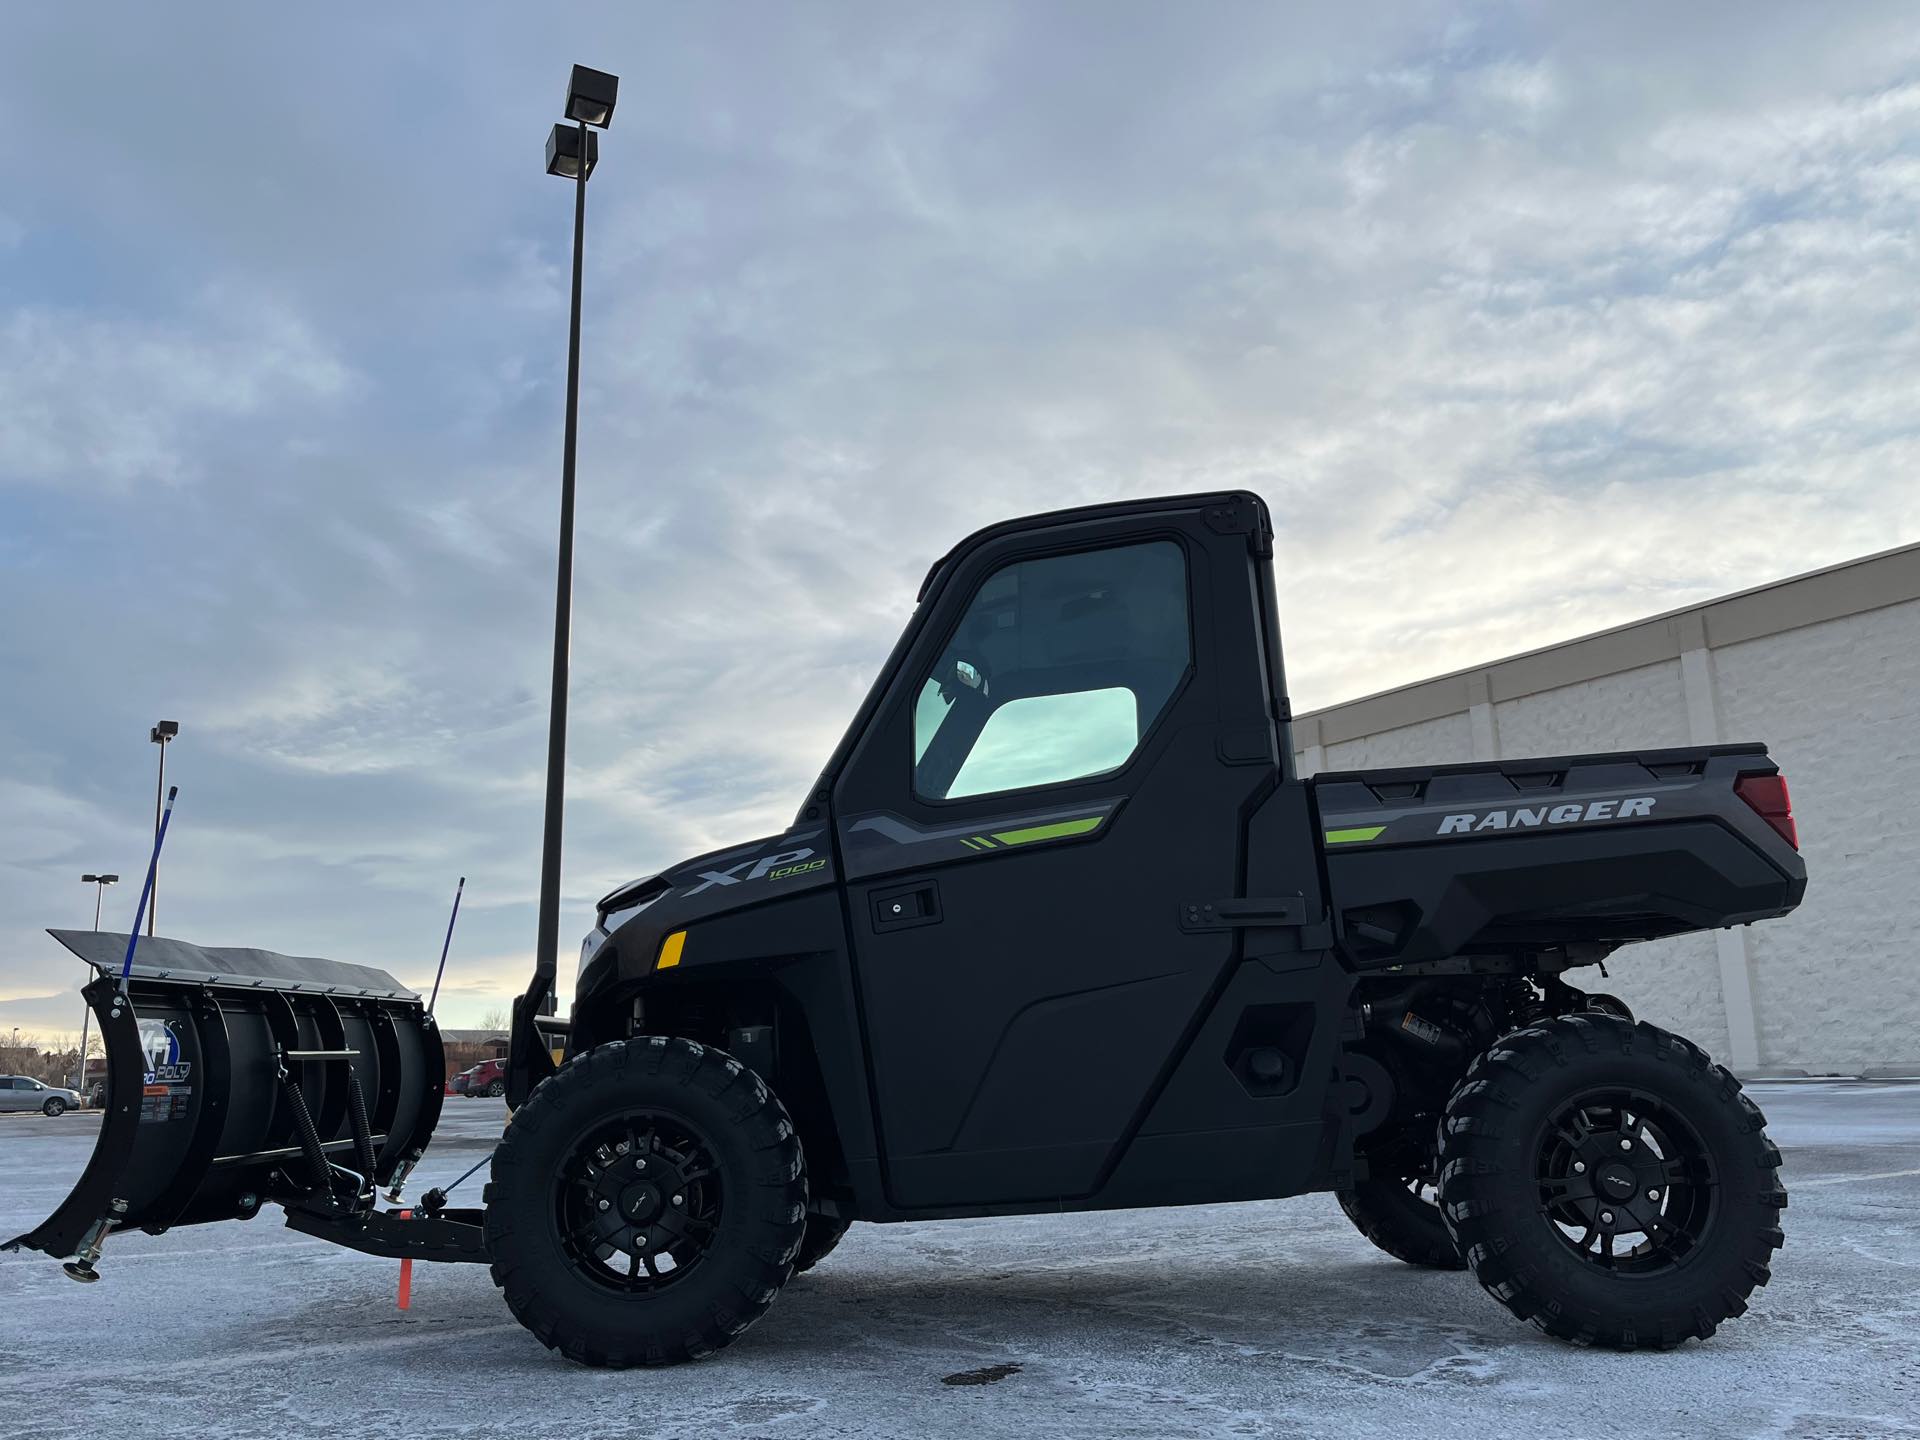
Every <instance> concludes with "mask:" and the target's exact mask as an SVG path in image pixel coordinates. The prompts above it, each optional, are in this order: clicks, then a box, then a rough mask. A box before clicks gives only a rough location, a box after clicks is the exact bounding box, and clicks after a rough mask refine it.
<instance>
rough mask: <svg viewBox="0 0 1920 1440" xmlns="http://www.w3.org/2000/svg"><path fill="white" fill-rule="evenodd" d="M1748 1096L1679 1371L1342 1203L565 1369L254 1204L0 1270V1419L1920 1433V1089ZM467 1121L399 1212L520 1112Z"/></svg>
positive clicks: (885, 1260)
mask: <svg viewBox="0 0 1920 1440" xmlns="http://www.w3.org/2000/svg"><path fill="white" fill-rule="evenodd" d="M1752 1092H1753V1094H1754V1096H1755V1098H1756V1099H1757V1100H1758V1101H1759V1103H1760V1104H1761V1106H1762V1107H1763V1108H1764V1109H1765V1110H1766V1111H1767V1113H1768V1116H1769V1119H1770V1120H1771V1122H1772V1129H1773V1133H1774V1135H1775V1138H1776V1139H1777V1140H1779V1142H1780V1143H1781V1146H1782V1148H1783V1150H1784V1151H1785V1153H1786V1172H1785V1173H1786V1178H1787V1184H1788V1186H1789V1188H1790V1190H1791V1191H1792V1196H1793V1203H1792V1208H1791V1209H1790V1210H1789V1211H1788V1212H1787V1217H1786V1223H1787V1234H1788V1244H1787V1249H1786V1250H1785V1251H1784V1252H1783V1253H1782V1255H1781V1256H1780V1257H1779V1259H1778V1261H1777V1263H1776V1267H1775V1278H1774V1281H1773V1283H1772V1284H1771V1285H1770V1286H1768V1287H1767V1288H1766V1289H1764V1290H1762V1291H1761V1292H1759V1294H1758V1295H1757V1296H1756V1297H1755V1304H1754V1309H1753V1311H1752V1312H1751V1313H1750V1314H1749V1315H1748V1316H1746V1317H1745V1319H1743V1320H1741V1321H1738V1322H1736V1323H1733V1324H1731V1325H1729V1326H1728V1327H1726V1328H1725V1329H1724V1330H1723V1331H1722V1332H1721V1334H1720V1335H1719V1336H1718V1337H1716V1338H1715V1339H1714V1340H1712V1341H1710V1342H1709V1343H1707V1344H1705V1345H1688V1346H1687V1347H1685V1348H1683V1349H1682V1350H1680V1351H1677V1352H1675V1353H1673V1354H1668V1355H1624V1356H1623V1355H1615V1354H1610V1353H1592V1352H1583V1351H1578V1350H1573V1349H1569V1348H1567V1347H1566V1346H1563V1345H1561V1344H1559V1343H1557V1342H1554V1341H1551V1340H1548V1339H1546V1338H1544V1337H1542V1336H1540V1335H1538V1334H1537V1333H1536V1332H1534V1331H1533V1330H1532V1329H1531V1328H1530V1327H1528V1326H1524V1325H1521V1324H1518V1323H1516V1322H1515V1321H1513V1320H1511V1319H1510V1318H1509V1317H1508V1316H1507V1314H1506V1313H1505V1312H1504V1311H1503V1310H1501V1309H1499V1308H1498V1307H1497V1306H1495V1305H1494V1304H1493V1302H1492V1301H1491V1300H1489V1299H1488V1298H1487V1297H1486V1296H1485V1295H1483V1294H1482V1293H1481V1292H1480V1290H1479V1288H1478V1287H1477V1286H1475V1285H1474V1284H1473V1282H1472V1281H1471V1280H1470V1279H1467V1278H1466V1277H1464V1276H1461V1275H1448V1274H1432V1273H1426V1272H1421V1271H1416V1270H1412V1269H1409V1268H1407V1267H1406V1266H1403V1265H1400V1264H1399V1263H1397V1262H1395V1261H1393V1260H1390V1259H1388V1258H1387V1257H1386V1256H1385V1255H1382V1254H1380V1253H1379V1252H1377V1251H1375V1250H1373V1249H1372V1248H1371V1247H1370V1246H1369V1245H1368V1244H1367V1243H1366V1242H1365V1241H1364V1240H1362V1239H1361V1238H1360V1236H1359V1235H1358V1234H1357V1233H1355V1232H1354V1231H1353V1229H1352V1228H1351V1227H1350V1226H1349V1225H1348V1224H1347V1222H1346V1220H1345V1218H1344V1217H1343V1216H1342V1215H1341V1214H1340V1213H1339V1211H1338V1210H1337V1209H1336V1208H1335V1206H1334V1204H1333V1202H1332V1200H1331V1199H1330V1198H1328V1197H1325V1196H1308V1197H1303V1198H1300V1199H1296V1200H1286V1201H1277V1202H1270V1203H1264V1204H1256V1205H1240V1206H1226V1205H1223V1206H1209V1207H1199V1208H1194V1209H1188V1210H1176V1211H1126V1212H1119V1213H1114V1214H1107V1215H1093V1216H1053V1217H1047V1218H1039V1219H1016V1220H994V1221H952V1222H945V1223H938V1224H934V1223H929V1224H920V1225H897V1226H885V1227H882V1226H857V1227H855V1229H854V1230H853V1231H852V1233H851V1234H849V1236H848V1237H847V1240H846V1242H845V1243H844V1244H843V1245H842V1246H841V1247H840V1249H839V1250H838V1251H837V1252H836V1253H835V1254H834V1255H833V1256H832V1257H831V1258H830V1259H829V1260H827V1261H826V1262H824V1263H823V1264H822V1266H821V1267H820V1269H819V1270H817V1271H815V1272H814V1273H813V1274H811V1275H808V1276H804V1277H801V1278H800V1279H798V1280H796V1281H795V1282H794V1283H793V1284H792V1285H790V1286H789V1287H788V1288H787V1290H786V1291H785V1292H784V1293H783V1294H782V1296H781V1298H780V1301H779V1303H778V1304H777V1305H775V1306H774V1308H773V1310H772V1312H771V1313H770V1314H769V1315H768V1316H767V1317H766V1319H765V1320H763V1321H762V1322H761V1323H760V1324H759V1325H758V1326H756V1327H755V1328H754V1329H753V1330H752V1331H751V1332H750V1333H749V1334H748V1335H747V1336H746V1337H745V1338H744V1339H742V1340H741V1341H740V1342H738V1343H737V1344H736V1345H734V1346H733V1347H732V1348H731V1349H730V1350H728V1351H726V1352H725V1353H724V1354H722V1355H721V1356H719V1357H718V1358H716V1359H714V1360H711V1361H708V1362H706V1363H703V1364H699V1365H693V1366H686V1367H682V1368H680V1369H677V1370H672V1371H664V1372H639V1371H635V1372H627V1373H600V1372H593V1371H587V1370H582V1369H578V1368H576V1367H574V1366H572V1365H569V1364H567V1363H565V1362H563V1361H561V1360H558V1359H556V1358H555V1357H553V1356H552V1355H550V1354H549V1353H548V1352H547V1351H546V1350H544V1349H543V1348H541V1346H540V1345H539V1344H538V1343H536V1342H535V1341H534V1340H533V1339H532V1338H531V1337H530V1336H529V1335H527V1334H526V1333H525V1332H523V1331H522V1330H521V1329H520V1327H519V1326H518V1325H516V1324H515V1323H514V1322H513V1320H512V1319H511V1318H510V1317H509V1315H508V1314H507V1311H506V1308H505V1306H504V1304H503V1303H502V1302H501V1301H500V1299H499V1296H498V1295H497V1293H496V1292H495V1290H494V1288H493V1284H492V1282H491V1281H490V1280H489V1279H488V1277H487V1274H486V1271H485V1270H484V1268H482V1267H479V1266H469V1265H457V1266H451V1265H450V1266H425V1265H422V1266H416V1267H415V1283H414V1302H413V1308H412V1310H411V1311H408V1312H405V1313H402V1312H401V1311H399V1310H397V1309H395V1307H394V1283H395V1278H396V1269H397V1267H396V1265H395V1264H394V1263H393V1262H390V1261H382V1260H376V1259H371V1258H367V1257H363V1256H359V1255H355V1254H352V1253H350V1252H348V1251H344V1250H339V1249H336V1248H334V1247H332V1246H329V1245H326V1244H324V1243H323V1242H320V1241H315V1240H309V1239H306V1238H304V1237H302V1236H299V1235H295V1234H293V1233H292V1232H290V1231H287V1230H285V1229H283V1228H282V1227H281V1226H279V1225H278V1224H277V1223H275V1221H274V1219H273V1218H271V1216H268V1217H263V1218H261V1219H258V1220H256V1221H253V1222H251V1223H248V1224H230V1225H219V1226H206V1227H200V1228H197V1229H186V1230H178V1231H174V1232H172V1233H169V1234H167V1235H162V1236H147V1235H140V1234H134V1235H122V1236H116V1237H114V1239H113V1240H112V1241H111V1243H110V1244H109V1246H108V1249H107V1252H106V1256H105V1258H104V1259H103V1261H102V1263H101V1274H102V1276H103V1277H104V1278H103V1281H102V1283H100V1284H97V1285H93V1286H90V1287H85V1286H80V1285H76V1284H74V1283H72V1282H71V1281H69V1280H68V1279H67V1278H66V1277H65V1276H64V1275H62V1274H61V1272H60V1269H59V1267H58V1266H57V1265H56V1264H54V1263H53V1262H51V1261H48V1260H45V1259H44V1258H42V1257H39V1256H0V1417H4V1421H3V1424H4V1433H5V1435H6V1436H7V1437H9V1440H29V1437H66V1436H89V1437H91V1436H97V1435H106V1434H113V1435H139V1436H142V1437H152V1436H160V1435H193V1436H202V1437H219V1436H258V1435H263V1434H275V1435H284V1436H308V1435H337V1434H344V1433H347V1432H349V1431H352V1432H357V1433H361V1434H373V1435H404V1436H415V1437H429V1436H449V1437H464V1440H475V1437H485V1436H514V1437H539V1440H545V1437H551V1436H555V1435H565V1436H567V1437H569V1440H574V1437H581V1440H584V1437H591V1436H601V1435H607V1436H613V1435H619V1436H636V1435H641V1436H655V1435H658V1436H679V1435H716V1434H717V1435H779V1436H814V1435H826V1436H856V1435H857V1436H876V1435H888V1436H892V1435H898V1436H916V1437H917V1436H930V1435H945V1434H956V1435H962V1434H963V1435H967V1436H969V1437H979V1436H995V1435H1019V1436H1052V1435H1060V1436H1103V1437H1104V1436H1152V1437H1171V1436H1191V1435H1230V1436H1295V1435H1299V1436H1315V1437H1327V1436H1386V1435H1393V1436H1420V1437H1423V1440H1427V1437H1443V1436H1472V1437H1475V1440H1489V1437H1493V1436H1500V1435H1512V1434H1537V1435H1552V1436H1556V1437H1565V1436H1580V1437H1585V1436H1593V1437H1600V1436H1605V1437H1608V1440H1619V1437H1630V1436H1640V1435H1670V1436H1671V1435H1680V1436H1688V1437H1705V1436H1740V1437H1747V1436H1782V1437H1788V1436H1791V1437H1808V1440H1814V1437H1843V1436H1845V1437H1851V1436H1880V1435H1920V1085H1901V1084H1887V1083H1878V1084H1876V1083H1867V1082H1808V1083H1797V1084H1777V1085H1756V1086H1754V1087H1752ZM447 1114H448V1119H447V1121H446V1123H445V1124H444V1125H443V1127H442V1130H441V1133H440V1136H439V1137H438V1138H437V1139H436V1141H435V1143H434V1147H433V1150H432V1152H431V1154H430V1156H429V1160H428V1163H427V1164H426V1165H424V1166H423V1167H422V1169H421V1172H420V1176H421V1178H420V1179H419V1180H418V1181H417V1183H416V1185H415V1186H414V1187H413V1190H412V1192H411V1193H414V1194H418V1193H419V1192H420V1191H421V1190H423V1189H425V1188H426V1187H427V1186H428V1185H431V1184H434V1183H445V1182H446V1181H448V1180H450V1179H452V1177H453V1176H455V1175H457V1174H458V1173H459V1172H460V1171H461V1170H464V1169H465V1168H466V1167H467V1166H468V1165H471V1164H472V1163H473V1162H474V1161H475V1160H477V1159H479V1158H480V1157H481V1156H482V1155H483V1154H485V1153H486V1149H487V1147H488V1145H489V1143H490V1137H492V1136H496V1135H497V1134H498V1133H499V1130H500V1126H501V1123H502V1121H503V1120H504V1118H505V1112H504V1107H503V1105H502V1104H501V1103H500V1102H498V1101H485V1100H478V1101H465V1100H454V1099H449V1100H448V1102H447ZM96 1123H97V1122H95V1121H94V1120H93V1119H91V1118H90V1117H85V1116H74V1115H70V1116H66V1117H63V1118H62V1119H61V1120H58V1121H49V1120H46V1119H44V1118H42V1117H39V1116H19V1117H15V1116H6V1117H0V1235H11V1234H13V1233H16V1232H17V1231H19V1230H21V1229H24V1228H26V1227H28V1226H30V1225H32V1224H34V1223H36V1222H37V1221H38V1220H40V1219H41V1218H42V1217H43V1216H44V1215H45V1213H46V1212H47V1211H49V1210H50V1209H52V1207H53V1206H54V1204H55V1203H56V1202H57V1201H58V1199H59V1198H60V1196H61V1195H62V1194H64V1192H65V1189H66V1187H67V1185H68V1184H70V1183H71V1181H72V1180H73V1178H74V1177H76V1176H77V1175H78V1173H79V1171H80V1169H81V1167H82V1166H83V1165H84V1164H85V1161H86V1156H87V1154H88V1152H89V1150H90V1148H91V1145H92V1140H93V1135H94V1130H95V1125H96ZM468 1183H469V1185H470V1186H473V1187H476V1188H475V1191H474V1197H475V1198H477V1186H478V1184H479V1178H478V1177H476V1179H475V1180H473V1181H470V1182H468ZM462 1198H466V1193H465V1192H464V1191H463V1192H462Z"/></svg>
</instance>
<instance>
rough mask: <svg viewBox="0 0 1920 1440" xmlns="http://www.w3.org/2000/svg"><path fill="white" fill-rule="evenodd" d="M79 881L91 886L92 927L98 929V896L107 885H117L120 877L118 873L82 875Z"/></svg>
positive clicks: (105, 889)
mask: <svg viewBox="0 0 1920 1440" xmlns="http://www.w3.org/2000/svg"><path fill="white" fill-rule="evenodd" d="M80 883H81V884H82V885H91V886H93V928H94V929H96V930H98V929H99V928H100V897H101V896H103V895H105V894H106V893H107V886H109V885H118V884H119V883H120V877H119V876H118V875H82V876H81V877H80Z"/></svg>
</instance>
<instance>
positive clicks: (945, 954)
mask: <svg viewBox="0 0 1920 1440" xmlns="http://www.w3.org/2000/svg"><path fill="white" fill-rule="evenodd" d="M929 605H930V606H931V607H932V608H931V609H930V611H929V613H928V615H927V617H926V619H925V621H924V623H922V625H921V627H920V632H919V635H918V638H917V639H916V640H914V641H913V642H912V643H911V644H910V646H909V648H908V649H907V651H906V653H905V657H904V660H903V662H902V665H901V667H900V668H899V670H898V671H897V672H896V673H895V675H894V677H893V680H892V684H891V688H890V689H889V691H888V693H887V695H886V698H885V699H884V700H883V701H882V702H881V704H880V706H879V708H878V709H876V711H875V712H874V717H873V720H872V722H871V723H870V725H869V728H868V730H867V732H866V733H865V734H864V735H863V736H862V737H861V739H860V741H859V742H858V744H857V745H856V747H855V748H854V750H853V752H852V753H851V755H850V757H849V759H848V762H847V764H846V766H845V768H844V769H843V770H842V773H841V777H840V780H839V782H838V784H837V787H836V790H835V823H836V826H837V831H838V838H839V843H840V848H841V854H842V862H843V865H844V867H845V869H844V873H845V874H846V876H847V887H848V898H849V906H850V910H849V913H850V921H851V926H852V932H853V948H854V958H855V964H856V970H857V979H858V984H859V987H860V995H861V999H862V1005H863V1011H864V1016H865V1022H866V1026H867V1041H868V1051H869V1057H870V1064H871V1080H872V1085H873V1089H874V1100H875V1109H876V1113H877V1115H878V1117H879V1120H880V1129H881V1148H882V1151H883V1159H884V1164H885V1169H886V1175H887V1181H888V1193H889V1195H890V1196H891V1198H892V1199H893V1201H894V1203H895V1204H897V1205H900V1206H902V1207H903V1208H909V1207H938V1206H963V1205H975V1204H997V1203H1019V1202H1041V1203H1044V1202H1047V1201H1049V1200H1063V1199H1072V1198H1076V1197H1087V1196H1091V1195H1093V1194H1094V1193H1095V1192H1096V1191H1097V1190H1098V1188H1099V1186H1100V1185H1101V1183H1102V1182H1103V1179H1104V1177H1105V1176H1106V1175H1107V1174H1108V1173H1109V1172H1110V1171H1111V1169H1112V1167H1113V1166H1114V1164H1116V1163H1117V1161H1118V1157H1119V1154H1120V1152H1121V1151H1122V1149H1123V1148H1124V1145H1125V1143H1126V1141H1127V1139H1128V1138H1129V1137H1130V1135H1131V1133H1132V1132H1133V1130H1134V1129H1135V1128H1136V1127H1137V1126H1138V1124H1139V1121H1140V1118H1141V1117H1142V1116H1143V1115H1144V1113H1145V1110H1146V1107H1147V1106H1148V1105H1149V1104H1150V1102H1151V1100H1152V1098H1153V1096H1154V1094H1155V1093H1156V1092H1157V1089H1158V1087H1159V1085H1160V1083H1161V1082H1162V1080H1163V1078H1164V1076H1165V1074H1167V1073H1168V1072H1169V1071H1170V1070H1171V1067H1172V1065H1173V1063H1174V1061H1175V1060H1176V1059H1177V1058H1178V1055H1179V1053H1180V1050H1181V1047H1182V1044H1183V1041H1184V1038H1185V1037H1186V1036H1187V1035H1188V1034H1190V1033H1191V1030H1192V1028H1193V1027H1195V1026H1196V1025H1197V1023H1198V1020H1199V1018H1200V1015H1201V1012H1202V1010H1203V1008H1204V1005H1205V1002H1206V1000H1207V998H1208V996H1209V995H1210V994H1211V993H1212V992H1213V990H1214V988H1215V987H1216V985H1218V984H1220V983H1223V981H1224V978H1225V973H1226V969H1227V967H1228V966H1229V964H1230V962H1231V960H1232V958H1233V941H1232V939H1231V937H1230V936H1229V935H1227V934H1224V933H1220V932H1214V933H1204V934H1196V933H1189V932H1187V931H1185V930H1183V929H1182V928H1181V925H1180V923H1179V920H1180V914H1181V906H1182V904H1183V903H1185V902H1194V901H1202V902H1204V901H1211V900H1216V899H1220V898H1223V897H1228V896H1232V895H1235V894H1238V893H1240V892H1239V890H1238V889H1237V884H1238V880H1239V875H1240V868H1241V860H1240V855H1241V833H1242V825H1241V819H1240V817H1241V813H1242V808H1243V806H1245V805H1246V804H1247V803H1248V802H1249V800H1250V799H1252V798H1253V797H1254V796H1255V794H1256V793H1257V792H1258V791H1259V790H1260V789H1261V788H1262V787H1263V786H1265V785H1267V784H1268V783H1269V782H1270V780H1271V777H1272V774H1273V771H1272V764H1273V754H1272V746H1271V738H1272V727H1271V721H1270V717H1268V716H1267V715H1266V714H1264V713H1263V712H1262V711H1261V709H1260V707H1261V705H1262V703H1263V702H1262V700H1261V696H1262V695H1263V694H1264V690H1263V687H1262V683H1261V679H1262V676H1263V674H1264V671H1263V670H1262V668H1261V659H1260V650H1259V646H1258V643H1257V640H1256V631H1255V627H1254V616H1253V606H1252V600H1251V587H1250V569H1249V561H1248V558H1247V543H1246V537H1245V536H1244V535H1221V534H1218V533H1215V532H1214V531H1211V530H1209V529H1208V528H1207V527H1206V526H1204V525H1202V524H1199V523H1198V522H1197V520H1195V519H1192V518H1189V517H1185V516H1165V517H1159V518H1157V519H1155V520H1153V521H1152V522H1151V523H1149V522H1143V521H1142V520H1139V519H1133V520H1130V521H1125V522H1115V521H1109V522H1105V523H1094V522H1085V523H1079V524H1073V525H1067V526H1056V527H1050V528H1047V529H1044V530H1039V531H1034V532H1028V533H1025V534H1014V535H1011V536H1006V537H1004V538H1001V539H999V540H996V541H993V542H990V543H988V544H986V545H983V546H981V547H980V549H979V550H978V551H977V552H976V553H975V554H973V555H972V556H971V557H970V558H969V559H967V560H965V561H963V562H962V563H961V564H960V565H959V566H958V567H957V569H956V570H955V571H954V572H953V573H952V574H951V575H950V576H949V577H948V578H947V579H946V580H945V582H944V583H943V584H942V585H941V587H940V588H939V589H938V590H937V591H936V592H935V595H934V596H933V597H932V598H931V599H930V601H929ZM1250 731H1251V733H1253V734H1255V735H1258V734H1260V733H1264V734H1265V735H1266V736H1267V743H1266V744H1265V745H1264V746H1263V745H1260V744H1257V743H1256V744H1253V745H1251V746H1249V745H1248V743H1247V736H1248V735H1249V733H1250Z"/></svg>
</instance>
